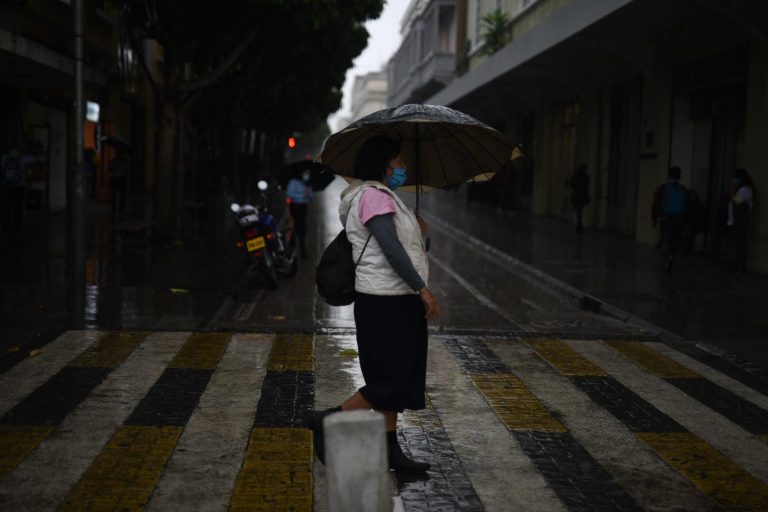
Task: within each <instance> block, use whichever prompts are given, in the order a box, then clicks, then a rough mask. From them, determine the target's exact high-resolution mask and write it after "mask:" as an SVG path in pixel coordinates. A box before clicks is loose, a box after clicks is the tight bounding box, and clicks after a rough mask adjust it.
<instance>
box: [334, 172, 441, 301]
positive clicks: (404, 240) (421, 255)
mask: <svg viewBox="0 0 768 512" xmlns="http://www.w3.org/2000/svg"><path fill="white" fill-rule="evenodd" d="M371 187H373V188H377V189H379V190H382V191H384V192H386V193H387V194H389V196H390V197H391V198H392V199H393V200H394V202H395V205H396V207H397V212H396V213H395V216H394V221H395V229H396V230H397V238H398V239H399V240H400V243H401V244H403V248H404V249H405V252H406V253H407V254H408V256H409V257H410V258H411V263H412V264H413V267H414V268H415V269H416V272H418V274H419V276H421V279H422V280H423V281H424V283H425V284H426V282H427V279H428V278H429V263H428V261H427V251H426V248H425V247H424V240H423V239H422V238H421V228H420V227H419V223H418V221H417V220H416V216H415V215H414V214H413V212H412V211H411V210H410V209H409V208H408V207H407V206H406V205H405V204H404V203H403V202H402V201H401V200H400V198H399V197H397V196H396V195H395V194H394V193H393V192H392V191H391V190H389V188H387V187H386V186H384V185H382V184H381V183H379V182H377V181H365V182H363V181H360V180H354V181H352V183H351V184H350V185H349V187H347V188H346V189H345V190H344V191H343V192H342V193H341V204H340V205H339V218H340V219H341V223H342V224H343V225H344V226H345V228H346V230H347V238H348V239H349V241H350V243H351V244H352V257H353V259H354V260H355V261H357V259H358V258H360V253H361V251H362V250H363V246H364V245H365V242H366V240H368V236H369V235H370V234H371V232H370V231H369V230H368V228H367V227H365V225H364V224H363V223H362V222H361V221H360V213H359V212H360V210H359V204H360V198H361V197H362V193H363V191H364V190H366V189H368V188H371ZM355 290H356V291H358V292H360V293H367V294H371V295H408V294H415V293H418V292H415V291H413V289H411V287H410V286H408V285H407V284H406V282H405V281H403V279H402V278H401V277H400V276H399V275H398V273H397V272H395V269H393V268H392V265H390V264H389V261H387V258H386V256H384V252H383V251H382V250H381V246H379V243H378V242H377V241H376V237H373V236H372V237H371V239H370V241H369V242H368V246H367V247H366V248H365V252H363V257H362V258H361V259H360V263H359V264H358V266H357V269H356V271H355Z"/></svg>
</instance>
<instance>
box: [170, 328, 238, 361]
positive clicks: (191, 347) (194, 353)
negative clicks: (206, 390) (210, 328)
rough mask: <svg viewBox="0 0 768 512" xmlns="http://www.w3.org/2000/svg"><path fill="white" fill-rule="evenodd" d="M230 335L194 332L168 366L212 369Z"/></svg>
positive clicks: (222, 352)
mask: <svg viewBox="0 0 768 512" xmlns="http://www.w3.org/2000/svg"><path fill="white" fill-rule="evenodd" d="M229 338H230V335H229V334H227V333H219V332H196V333H194V334H193V335H192V336H190V338H189V340H188V341H187V342H186V343H185V344H184V346H183V347H181V350H179V353H178V354H176V357H174V358H173V361H171V364H169V365H168V368H199V369H202V370H213V369H214V368H216V365H217V364H218V362H219V359H221V356H222V354H224V351H225V350H226V348H227V343H228V342H229Z"/></svg>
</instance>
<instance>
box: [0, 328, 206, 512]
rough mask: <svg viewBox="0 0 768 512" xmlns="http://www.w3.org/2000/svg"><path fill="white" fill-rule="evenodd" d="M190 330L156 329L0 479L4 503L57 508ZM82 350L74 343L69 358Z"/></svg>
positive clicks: (30, 508) (11, 507)
mask: <svg viewBox="0 0 768 512" xmlns="http://www.w3.org/2000/svg"><path fill="white" fill-rule="evenodd" d="M190 334H191V333H188V332H181V333H162V332H158V333H153V334H151V335H150V336H148V337H147V339H146V340H145V341H144V342H143V343H142V344H141V345H140V346H139V347H137V348H136V350H134V351H133V353H132V354H131V355H130V356H129V357H128V359H126V361H125V362H124V363H123V364H122V365H121V366H120V367H119V368H117V369H116V370H115V371H113V372H112V373H110V374H109V375H108V376H107V378H106V379H104V382H102V383H101V384H100V385H99V386H98V387H96V389H94V391H93V393H92V394H91V396H90V397H89V398H87V399H86V400H85V401H83V403H81V404H80V405H79V406H78V407H77V408H76V409H75V410H74V411H73V412H72V413H71V414H70V415H69V416H68V417H67V418H66V419H65V420H64V422H63V423H62V424H61V425H60V426H59V427H58V428H57V429H56V431H55V432H53V434H51V436H50V437H49V438H48V439H46V440H45V441H43V442H42V443H41V444H40V446H38V448H37V450H35V451H34V452H32V453H31V454H30V455H29V457H27V459H26V460H24V461H23V462H22V463H21V464H20V465H19V466H18V467H17V468H16V470H15V471H13V472H12V473H11V474H10V475H8V477H7V478H6V479H5V480H3V481H2V483H0V495H1V496H3V500H4V502H3V506H7V507H8V510H24V511H30V512H31V511H41V512H42V511H49V510H56V509H58V507H59V506H60V505H61V503H62V502H63V501H64V499H65V498H66V496H67V493H68V492H69V491H70V489H71V488H72V487H73V486H74V485H75V484H76V483H77V481H78V480H79V479H80V477H81V476H82V474H83V472H84V471H85V470H86V469H87V468H88V467H89V466H90V464H91V462H93V459H94V458H95V457H96V455H98V453H99V451H101V449H102V448H103V447H104V445H105V444H106V443H107V441H109V439H110V438H111V437H112V435H113V434H114V433H115V431H116V430H117V429H118V428H119V427H120V426H121V425H122V424H123V422H124V421H125V419H126V418H127V417H128V415H129V414H130V413H131V411H133V409H134V407H136V405H137V404H138V403H139V402H140V401H141V399H142V398H144V395H145V394H146V393H147V390H148V389H149V388H150V387H151V386H152V384H153V383H154V382H155V380H157V378H158V377H159V376H160V374H161V373H162V372H163V370H165V368H166V366H167V365H168V363H169V362H170V361H171V359H173V356H174V355H175V354H176V352H177V351H178V349H179V348H180V347H181V346H182V345H183V344H184V342H185V341H186V339H187V338H188V337H189V335H190ZM78 353H79V351H78V350H77V349H75V347H72V346H70V347H69V357H67V358H66V361H69V360H71V359H72V358H74V357H75V356H76V355H77V354H78ZM62 359H64V358H63V357H62ZM32 490H34V492H32Z"/></svg>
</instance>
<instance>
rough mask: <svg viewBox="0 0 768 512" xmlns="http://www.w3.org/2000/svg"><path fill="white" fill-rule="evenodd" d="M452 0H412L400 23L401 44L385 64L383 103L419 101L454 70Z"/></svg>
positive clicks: (454, 32) (451, 78) (433, 90)
mask: <svg viewBox="0 0 768 512" xmlns="http://www.w3.org/2000/svg"><path fill="white" fill-rule="evenodd" d="M455 3H456V2H455V1H454V0H412V1H411V3H410V4H409V5H408V8H407V9H406V12H405V14H404V16H403V19H402V21H401V24H400V33H401V35H402V41H403V42H402V44H401V45H400V47H399V48H398V50H397V51H396V52H395V55H394V56H393V57H392V58H391V59H390V61H389V63H388V64H387V81H388V83H389V84H390V87H389V92H388V95H387V105H389V106H391V107H393V106H397V105H402V104H404V103H422V102H424V100H426V99H427V98H429V97H430V96H432V95H433V94H434V93H435V92H437V91H439V90H440V89H442V88H443V87H444V86H445V85H446V84H447V83H449V82H450V81H451V80H453V77H454V76H455V73H456V16H455V15H456V9H455Z"/></svg>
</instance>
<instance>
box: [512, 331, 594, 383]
mask: <svg viewBox="0 0 768 512" xmlns="http://www.w3.org/2000/svg"><path fill="white" fill-rule="evenodd" d="M526 341H527V343H528V345H530V346H531V347H532V348H533V349H534V350H535V351H536V352H538V353H539V354H540V355H541V357H543V358H544V359H546V360H547V361H548V362H549V364H551V365H552V366H553V367H554V368H555V369H556V370H557V371H559V372H560V373H562V374H563V375H565V376H567V377H576V376H587V375H588V376H599V377H607V376H608V374H607V373H605V372H604V371H603V370H602V369H601V368H600V367H599V366H597V365H596V364H594V363H592V361H590V360H589V359H586V358H584V357H581V356H580V355H578V354H577V353H576V351H575V350H573V349H572V348H571V347H569V346H568V345H566V344H565V343H562V342H561V341H560V340H556V339H546V338H529V339H526Z"/></svg>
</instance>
